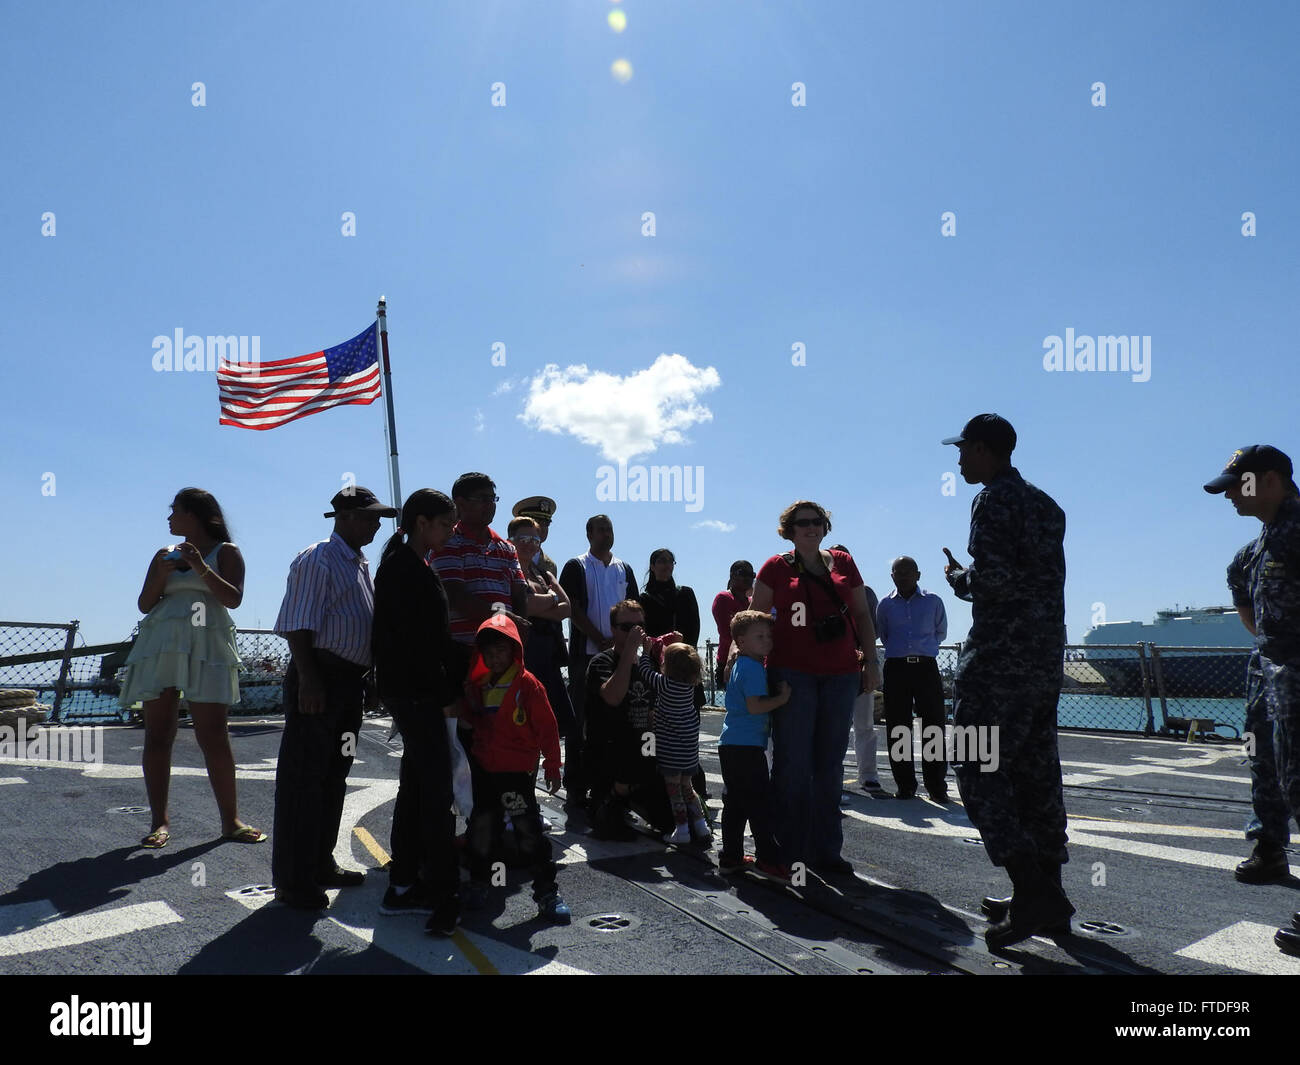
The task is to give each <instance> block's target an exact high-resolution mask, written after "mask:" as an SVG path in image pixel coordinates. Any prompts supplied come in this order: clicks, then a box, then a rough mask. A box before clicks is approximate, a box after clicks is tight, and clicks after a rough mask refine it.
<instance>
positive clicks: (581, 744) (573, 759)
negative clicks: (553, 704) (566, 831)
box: [564, 652, 595, 802]
mask: <svg viewBox="0 0 1300 1065" xmlns="http://www.w3.org/2000/svg"><path fill="white" fill-rule="evenodd" d="M594 657H595V656H594V655H576V654H573V653H572V652H570V653H569V701H570V702H571V703H572V704H573V728H572V729H571V730H570V731H569V734H568V735H567V736H565V737H564V794H565V796H566V797H567V798H568V800H569V801H570V802H581V801H582V800H583V798H584V797H585V796H586V794H587V789H588V788H589V787H590V785H591V782H590V781H589V780H588V779H587V777H586V773H585V770H584V766H585V763H586V754H585V750H584V748H585V746H586V742H587V741H586V735H587V666H588V664H589V663H590V662H591V660H592V658H594Z"/></svg>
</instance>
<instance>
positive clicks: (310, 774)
mask: <svg viewBox="0 0 1300 1065" xmlns="http://www.w3.org/2000/svg"><path fill="white" fill-rule="evenodd" d="M314 653H315V655H316V662H317V667H318V668H319V670H320V673H321V677H322V679H323V681H324V684H325V712H324V713H322V714H304V713H302V712H300V711H299V709H298V686H299V678H298V666H297V663H296V662H294V661H293V660H290V662H289V668H288V670H286V672H285V675H284V711H285V714H284V735H283V736H282V737H281V739H280V756H279V759H278V761H277V763H276V769H275V823H274V826H273V834H272V836H271V882H272V883H273V884H274V885H275V886H276V887H277V888H281V889H284V890H288V891H308V890H314V888H315V885H316V884H317V882H318V880H319V878H320V877H321V876H322V875H324V874H326V873H328V872H330V871H331V870H333V868H334V845H335V844H336V843H337V842H338V835H339V824H340V822H341V821H342V820H343V798H344V795H345V794H346V793H347V786H348V785H347V781H348V771H349V770H350V769H351V768H352V757H353V752H355V751H356V747H357V741H358V738H359V736H360V734H361V707H362V703H363V701H364V699H365V691H364V686H363V678H364V677H365V675H366V673H367V672H369V671H368V669H367V668H366V667H365V666H358V665H354V664H353V663H351V662H348V661H347V660H346V659H343V658H339V657H338V656H337V655H332V654H330V653H329V652H328V651H316V652H314Z"/></svg>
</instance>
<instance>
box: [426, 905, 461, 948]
mask: <svg viewBox="0 0 1300 1065" xmlns="http://www.w3.org/2000/svg"><path fill="white" fill-rule="evenodd" d="M459 920H460V897H459V896H458V895H447V896H444V897H443V898H442V899H440V900H439V901H438V902H437V903H436V904H435V905H434V907H433V912H432V913H430V914H429V919H428V920H427V921H426V922H425V924H424V930H425V932H427V933H428V934H429V935H431V936H442V937H444V938H446V937H447V936H450V935H452V934H453V933H455V931H456V924H457V922H458V921H459Z"/></svg>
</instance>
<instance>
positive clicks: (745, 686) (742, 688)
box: [718, 655, 772, 747]
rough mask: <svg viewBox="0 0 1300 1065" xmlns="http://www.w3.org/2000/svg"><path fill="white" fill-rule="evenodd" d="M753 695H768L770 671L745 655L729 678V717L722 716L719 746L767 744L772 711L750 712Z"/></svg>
mask: <svg viewBox="0 0 1300 1065" xmlns="http://www.w3.org/2000/svg"><path fill="white" fill-rule="evenodd" d="M750 695H761V696H766V695H767V670H766V669H764V668H763V665H762V663H760V662H756V661H754V659H752V658H748V657H747V656H745V655H737V656H736V664H735V665H734V666H732V667H731V677H730V678H729V679H728V681H727V698H726V707H727V716H726V717H724V718H723V719H722V735H721V736H719V737H718V746H719V747H721V746H722V745H723V744H726V745H727V746H729V747H766V746H767V736H768V733H769V732H770V731H771V729H772V715H771V714H751V713H750V712H749V710H748V709H747V708H746V706H745V699H746V697H747V696H750Z"/></svg>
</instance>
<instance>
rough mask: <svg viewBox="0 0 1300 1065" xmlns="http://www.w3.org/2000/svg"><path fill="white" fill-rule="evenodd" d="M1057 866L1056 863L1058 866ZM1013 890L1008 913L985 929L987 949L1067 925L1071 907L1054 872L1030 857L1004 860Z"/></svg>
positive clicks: (1005, 945)
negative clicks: (1044, 868)
mask: <svg viewBox="0 0 1300 1065" xmlns="http://www.w3.org/2000/svg"><path fill="white" fill-rule="evenodd" d="M1058 870H1059V867H1058ZM1007 872H1008V873H1009V874H1011V883H1012V885H1013V886H1014V887H1015V893H1014V894H1013V895H1012V897H1011V905H1010V907H1009V909H1008V912H1007V915H1006V916H1005V917H1004V918H1003V919H1002V920H1001V921H999V922H998V923H997V924H995V925H992V926H990V927H989V929H988V930H987V931H986V932H985V933H984V941H985V942H986V943H987V944H988V945H989V947H990V949H993V950H997V949H1000V948H1002V947H1009V946H1011V945H1012V944H1013V943H1019V942H1020V941H1021V940H1023V939H1028V938H1029V937H1030V936H1034V935H1038V934H1039V933H1040V932H1047V931H1049V930H1051V929H1059V928H1060V927H1062V925H1068V924H1069V921H1070V916H1071V914H1073V913H1074V907H1073V906H1071V905H1070V900H1069V899H1067V898H1066V897H1065V893H1064V892H1063V891H1062V890H1061V888H1060V885H1059V884H1058V883H1057V882H1056V880H1055V879H1054V877H1053V876H1051V875H1049V874H1048V873H1045V872H1044V871H1043V869H1042V868H1041V867H1040V866H1039V865H1038V863H1037V862H1035V861H1033V860H1032V859H1028V860H1026V859H1023V858H1021V859H1017V860H1015V861H1011V862H1008V863H1007Z"/></svg>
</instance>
